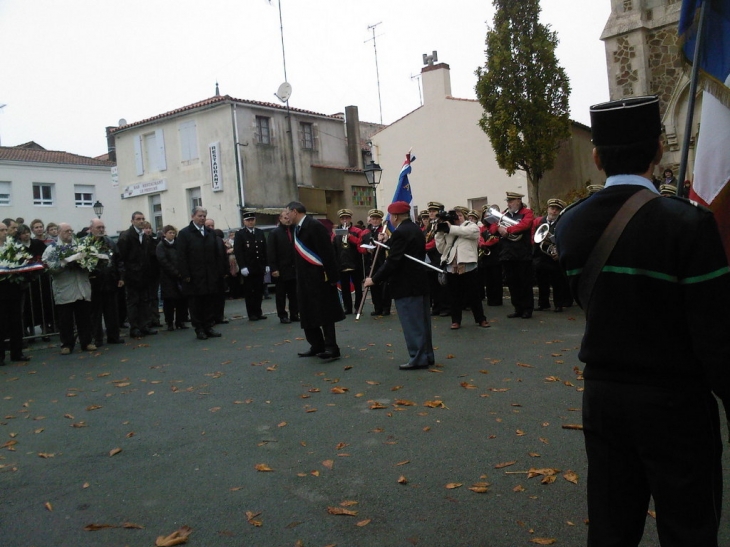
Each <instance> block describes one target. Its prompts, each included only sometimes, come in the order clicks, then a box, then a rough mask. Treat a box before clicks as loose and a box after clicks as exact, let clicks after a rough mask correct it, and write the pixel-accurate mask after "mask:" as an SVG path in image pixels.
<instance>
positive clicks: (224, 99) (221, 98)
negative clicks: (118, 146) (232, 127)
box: [111, 95, 342, 133]
mask: <svg viewBox="0 0 730 547" xmlns="http://www.w3.org/2000/svg"><path fill="white" fill-rule="evenodd" d="M217 103H221V104H225V103H239V104H244V105H249V106H261V107H264V108H275V109H276V110H286V107H285V106H283V105H280V104H276V103H265V102H261V101H249V100H245V99H236V98H234V97H231V96H230V95H218V96H215V97H211V98H209V99H205V100H204V101H200V102H197V103H193V104H189V105H187V106H183V107H181V108H176V109H175V110H170V111H169V112H165V113H164V114H158V115H157V116H152V117H151V118H147V119H145V120H140V121H138V122H134V123H128V124H127V125H122V126H120V127H115V128H114V129H112V130H111V132H112V133H117V132H119V131H125V130H127V129H130V128H132V127H136V126H139V125H145V124H148V123H150V122H154V121H157V120H161V119H163V118H167V117H169V116H174V115H176V114H181V113H183V112H188V111H190V110H195V109H198V108H203V107H206V106H212V105H215V104H217ZM289 110H291V111H292V112H299V113H301V114H309V115H310V116H320V117H323V118H332V119H338V120H341V119H342V115H341V114H340V115H338V114H322V113H320V112H313V111H311V110H302V109H301V108H293V107H289Z"/></svg>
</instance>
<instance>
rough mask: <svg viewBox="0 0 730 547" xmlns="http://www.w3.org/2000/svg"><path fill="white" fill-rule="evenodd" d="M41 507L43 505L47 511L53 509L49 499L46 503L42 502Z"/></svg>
mask: <svg viewBox="0 0 730 547" xmlns="http://www.w3.org/2000/svg"><path fill="white" fill-rule="evenodd" d="M43 507H45V508H46V509H48V510H49V511H53V505H51V502H50V501H47V502H46V503H44V504H43Z"/></svg>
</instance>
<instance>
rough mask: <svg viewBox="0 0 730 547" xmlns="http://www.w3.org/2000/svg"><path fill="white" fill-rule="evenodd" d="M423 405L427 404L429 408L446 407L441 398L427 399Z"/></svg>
mask: <svg viewBox="0 0 730 547" xmlns="http://www.w3.org/2000/svg"><path fill="white" fill-rule="evenodd" d="M423 406H427V407H429V408H446V405H445V404H444V402H443V401H441V400H439V399H436V400H435V401H426V402H425V403H423Z"/></svg>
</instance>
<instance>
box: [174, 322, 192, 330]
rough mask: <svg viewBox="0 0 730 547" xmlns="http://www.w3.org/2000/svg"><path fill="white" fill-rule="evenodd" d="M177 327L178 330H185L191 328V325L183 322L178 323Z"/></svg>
mask: <svg viewBox="0 0 730 547" xmlns="http://www.w3.org/2000/svg"><path fill="white" fill-rule="evenodd" d="M175 328H176V329H178V330H185V329H189V328H190V327H188V326H186V325H184V324H183V323H176V324H175Z"/></svg>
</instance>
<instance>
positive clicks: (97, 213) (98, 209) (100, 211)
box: [94, 199, 104, 218]
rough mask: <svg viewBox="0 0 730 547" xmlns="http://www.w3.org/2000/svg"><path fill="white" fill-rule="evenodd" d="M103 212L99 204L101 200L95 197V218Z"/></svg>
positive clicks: (102, 207)
mask: <svg viewBox="0 0 730 547" xmlns="http://www.w3.org/2000/svg"><path fill="white" fill-rule="evenodd" d="M103 212H104V206H103V205H102V204H101V201H99V200H98V199H97V200H96V203H94V213H95V214H96V218H101V215H102V213H103Z"/></svg>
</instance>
